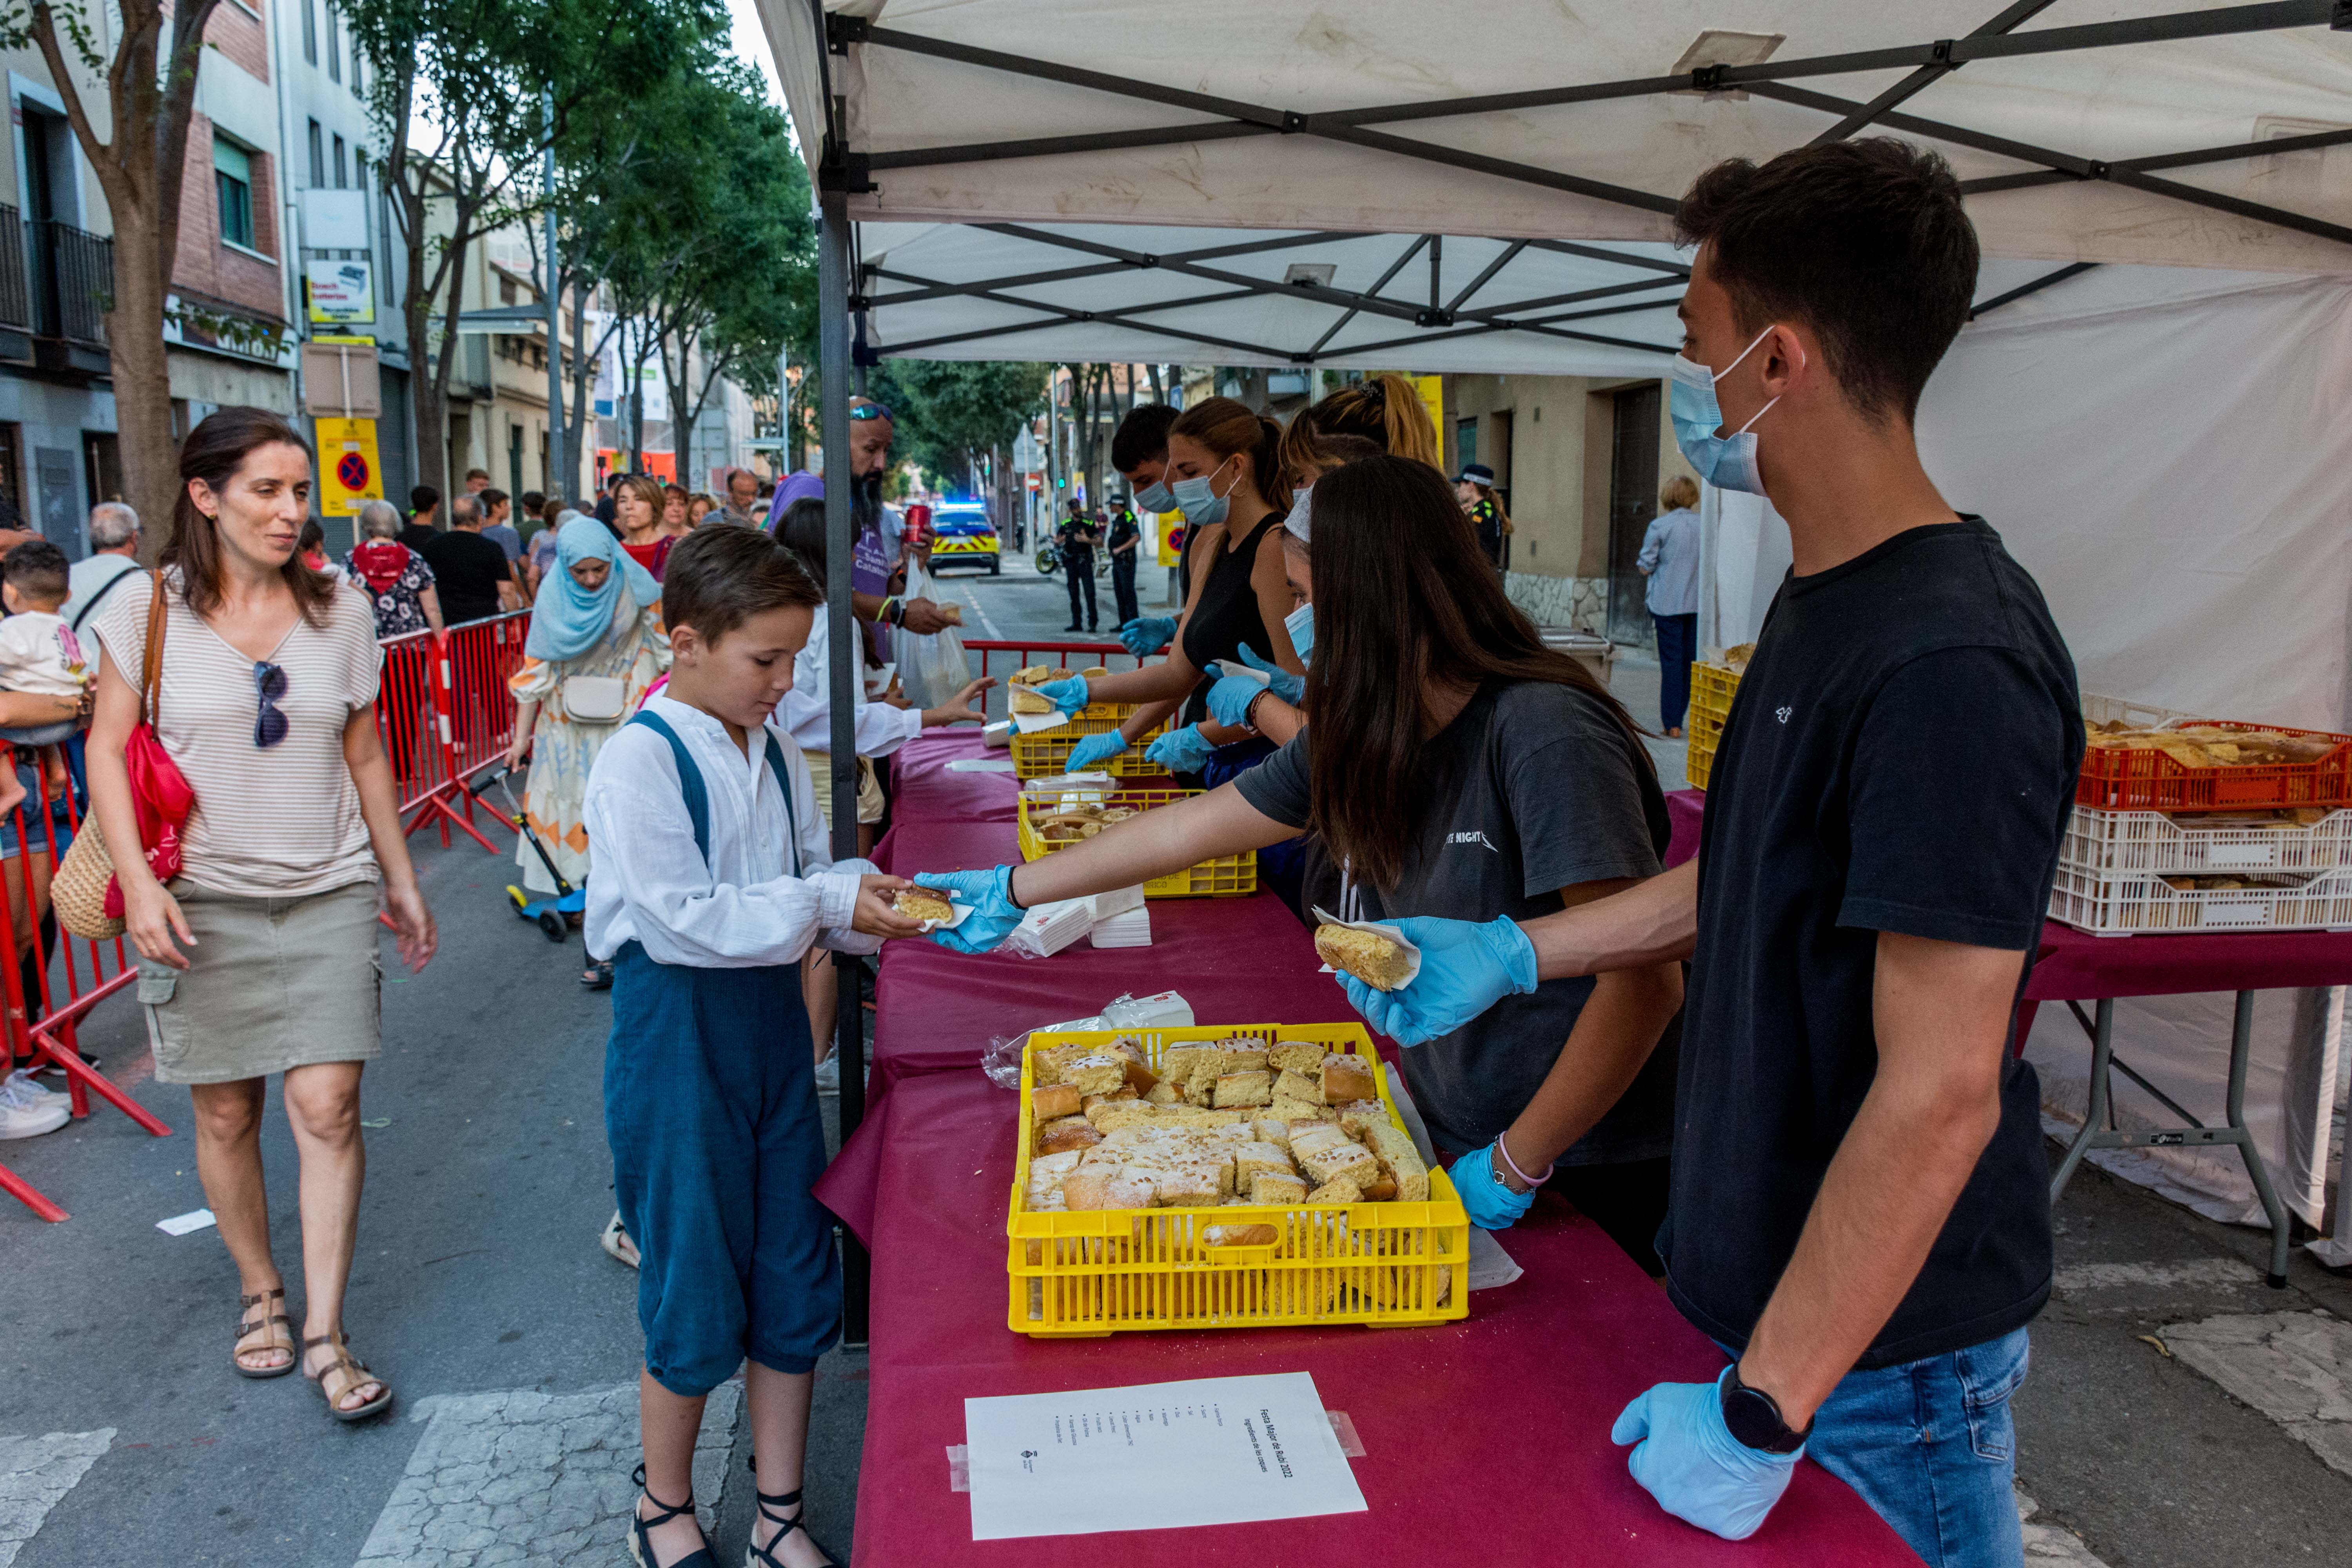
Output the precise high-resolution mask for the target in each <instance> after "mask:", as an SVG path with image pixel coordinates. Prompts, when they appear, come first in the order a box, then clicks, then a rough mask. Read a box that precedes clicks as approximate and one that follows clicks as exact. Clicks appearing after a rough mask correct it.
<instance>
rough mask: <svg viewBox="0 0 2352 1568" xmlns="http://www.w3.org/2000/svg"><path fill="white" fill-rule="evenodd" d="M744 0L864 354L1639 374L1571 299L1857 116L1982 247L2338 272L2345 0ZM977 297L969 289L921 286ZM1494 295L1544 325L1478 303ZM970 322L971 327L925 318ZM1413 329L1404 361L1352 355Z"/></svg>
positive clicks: (2350, 213)
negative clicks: (1435, 241)
mask: <svg viewBox="0 0 2352 1568" xmlns="http://www.w3.org/2000/svg"><path fill="white" fill-rule="evenodd" d="M760 5H761V13H762V18H763V21H764V23H765V25H766V27H767V30H768V35H769V39H770V43H771V47H772V48H773V49H774V51H775V55H776V60H777V66H778V74H779V76H780V78H781V79H782V83H783V87H784V91H785V96H786V99H787V100H788V102H789V104H790V107H791V109H792V111H793V121H794V124H795V127H796V128H797V130H798V133H799V134H800V135H801V136H802V138H803V150H804V151H805V152H807V153H810V154H811V159H810V161H811V164H812V167H814V168H817V169H818V170H819V174H820V181H821V183H823V184H829V185H831V186H832V187H833V188H835V189H838V190H843V191H845V192H846V193H847V196H846V201H847V210H848V214H849V216H851V217H852V218H854V219H856V220H858V222H859V223H860V224H861V226H863V228H864V232H863V233H862V235H861V237H860V246H859V249H860V254H861V259H862V260H863V261H864V262H865V263H866V264H869V265H872V266H877V267H878V268H881V269H882V272H881V274H880V275H877V274H867V275H866V276H865V278H864V280H863V282H862V283H861V288H862V289H863V290H864V292H865V294H866V297H867V298H868V299H869V300H872V301H873V302H874V303H873V306H872V309H873V311H874V316H873V321H872V325H871V337H872V341H873V342H874V343H875V346H877V348H880V349H881V350H882V351H883V352H886V353H899V352H919V353H925V354H926V355H928V356H929V357H987V358H1011V357H1016V356H1017V357H1024V358H1025V357H1048V356H1049V355H1050V356H1053V357H1080V358H1126V359H1157V358H1191V359H1213V360H1215V361H1217V362H1218V363H1334V364H1359V363H1360V364H1370V363H1402V362H1404V361H1407V360H1410V361H1412V363H1418V364H1422V365H1423V366H1425V367H1427V368H1452V369H1488V368H1494V369H1521V368H1527V369H1532V368H1536V367H1537V365H1538V363H1540V365H1541V366H1542V367H1543V368H1546V369H1554V370H1557V369H1559V368H1560V364H1561V361H1562V358H1563V356H1566V357H1569V358H1573V359H1574V360H1576V361H1578V362H1579V363H1585V364H1589V365H1593V366H1603V365H1612V366H1614V367H1617V368H1625V367H1629V366H1631V365H1634V364H1639V363H1648V364H1650V365H1651V366H1652V367H1653V368H1654V363H1655V361H1654V356H1653V355H1652V354H1650V353H1646V352H1645V351H1644V350H1643V348H1641V347H1638V346H1633V347H1628V346H1624V345H1627V344H1634V345H1638V344H1641V343H1644V342H1657V343H1660V344H1662V345H1663V344H1671V343H1672V342H1674V341H1675V339H1674V336H1673V334H1672V333H1671V331H1665V329H1664V328H1663V327H1662V325H1661V318H1659V317H1657V316H1656V315H1655V313H1654V312H1652V313H1643V312H1640V311H1634V310H1625V311H1622V312H1620V313H1615V314H1610V315H1605V316H1594V315H1591V314H1590V313H1589V312H1591V311H1592V310H1603V309H1612V308H1614V307H1617V306H1631V305H1634V304H1638V303H1640V302H1641V301H1643V300H1650V299H1653V298H1655V299H1659V300H1670V299H1671V297H1672V294H1673V282H1672V275H1671V274H1669V273H1665V272H1664V271H1656V270H1655V269H1654V265H1653V264H1655V263H1658V262H1662V261H1663V262H1671V261H1672V260H1673V259H1674V255H1673V252H1672V251H1671V249H1669V248H1668V247H1667V241H1668V240H1669V238H1670V227H1669V222H1670V217H1669V215H1670V214H1671V211H1672V208H1673V205H1674V200H1675V196H1676V195H1678V194H1679V193H1680V192H1681V191H1682V190H1683V189H1684V188H1685V186H1687V184H1689V183H1690V181H1691V179H1692V178H1693V177H1695V176H1696V174H1698V173H1699V172H1700V171H1701V170H1703V169H1705V168H1706V167H1707V166H1708V165H1710V164H1712V163H1716V162H1717V161H1718V160H1720V159H1723V158H1727V157H1734V156H1746V157H1752V158H1759V159H1760V158H1764V157H1769V156H1770V155H1771V154H1773V153H1778V152H1780V151H1782V150H1784V149H1787V148H1790V147H1794V146H1799V145H1802V144H1804V143H1806V142H1811V141H1814V140H1817V139H1821V138H1822V137H1823V136H1825V135H1837V134H1853V133H1869V134H1894V135H1899V136H1903V137H1906V138H1907V139H1910V140H1914V141H1917V142H1924V143H1926V144H1928V145H1932V146H1935V147H1936V148H1937V149H1938V150H1939V151H1941V152H1942V153H1945V154H1946V155H1947V156H1948V157H1949V158H1950V159H1951V161H1952V163H1953V165H1954V167H1955V169H1956V170H1958V173H1959V174H1960V176H1961V178H1962V179H1963V180H1964V181H1965V182H1967V183H1968V185H1969V203H1970V211H1971V214H1972V216H1974V218H1975V220H1976V223H1977V226H1978V230H1979V235H1980V236H1981V237H1982V239H1983V241H1984V245H1985V250H1986V253H1987V255H1988V256H1989V257H1995V258H2018V259H2022V260H2027V261H2039V262H2042V263H2043V264H2044V265H2043V267H2042V269H2041V273H2042V275H2046V274H2047V273H2048V272H2049V271H2051V270H2052V269H2053V268H2052V265H2051V264H2081V263H2111V262H2124V263H2142V264H2153V265H2161V266H2176V267H2208V268H2231V269H2237V270H2251V271H2266V272H2280V273H2294V274H2312V273H2336V274H2352V30H2346V29H2352V5H2345V4H2343V0H2271V3H2267V4H2252V5H2223V6H2219V7H2200V6H2199V5H2195V4H2189V3H2183V0H2015V3H2013V4H2011V5H2008V6H2007V7H2006V8H2005V9H1996V7H1995V5H1993V3H1992V0H1909V3H1907V4H1905V5H1885V4H1884V3H1883V0H1706V4H1694V3H1692V0H1649V3H1648V4H1644V5H1601V4H1598V3H1597V0H1479V4H1478V5H1475V7H1472V6H1464V7H1459V8H1446V7H1431V6H1426V5H1398V4H1394V3H1392V0H1357V3H1356V4H1352V5H1347V6H1343V7H1334V6H1330V5H1302V4H1297V3H1296V0H1291V3H1285V0H1189V3H1187V4H1184V5H1167V4H1164V3H1161V0H1150V3H1143V0H760ZM2339 17H2340V18H2341V19H2340V20H2339V19H2337V18H2339ZM2331 21H2334V22H2335V26H2330V23H2331ZM828 34H829V35H830V43H828V37H827V35H828ZM1695 72H1696V73H1697V74H1694V73H1695ZM1700 88H1706V89H1713V90H1699V89H1700ZM1863 106H1868V115H1867V117H1866V118H1865V116H1864V110H1863ZM2280 147H2284V149H2285V150H2284V151H2280V150H2278V149H2279V148H2280ZM937 225H959V226H965V227H963V228H962V229H961V230H960V231H957V230H946V229H941V228H939V227H936V226H937ZM980 225H991V226H993V227H992V228H989V229H981V228H978V227H977V226H980ZM1235 229H1255V230H1263V231H1267V232H1266V233H1265V235H1264V236H1262V237H1264V238H1268V239H1277V238H1281V239H1295V238H1297V237H1302V236H1314V235H1321V236H1324V237H1325V238H1322V239H1318V240H1314V241H1312V242H1310V243H1307V244H1304V245H1301V246H1292V247H1279V248H1267V249H1261V250H1253V251H1249V252H1245V253H1243V254H1240V255H1228V256H1224V257H1214V258H1198V259H1195V260H1192V261H1186V262H1184V263H1182V264H1181V265H1180V266H1177V267H1172V268H1171V267H1169V266H1167V265H1165V263H1166V261H1167V259H1168V258H1171V257H1174V258H1182V257H1185V256H1188V255H1190V254H1192V253H1197V252H1200V251H1203V250H1209V249H1214V248H1220V247H1224V246H1231V245H1236V244H1246V243H1249V242H1250V237H1244V236H1236V235H1234V234H1232V233H1231V232H1230V231H1232V230H1235ZM1217 231H1221V232H1217ZM1449 231H1451V232H1450V233H1449ZM1429 236H1445V237H1444V239H1443V241H1442V243H1441V244H1440V245H1438V246H1437V247H1434V248H1437V249H1439V250H1440V251H1441V252H1442V256H1441V258H1440V260H1439V262H1438V266H1437V279H1436V285H1437V295H1438V299H1437V301H1436V307H1435V308H1434V309H1432V307H1431V297H1430V283H1431V279H1430V258H1429V255H1428V252H1429V250H1430V249H1431V248H1433V247H1431V246H1430V244H1429V243H1428V241H1427V240H1426V239H1425V238H1423V237H1429ZM1416 241H1419V245H1418V247H1417V249H1416V252H1415V254H1414V255H1412V257H1410V258H1406V260H1405V265H1404V266H1403V267H1402V269H1401V270H1399V271H1398V272H1397V273H1396V274H1395V276H1394V277H1393V279H1391V280H1390V282H1389V284H1388V286H1387V287H1386V288H1385V289H1381V290H1379V291H1378V297H1377V299H1375V300H1370V301H1369V302H1368V301H1365V300H1353V301H1348V300H1333V299H1332V298H1330V297H1328V295H1324V294H1321V293H1319V292H1318V289H1317V288H1315V287H1308V288H1304V289H1301V288H1296V287H1292V286H1289V285H1286V284H1284V282H1283V281H1282V279H1283V278H1284V275H1285V273H1286V271H1287V270H1288V269H1289V268H1290V267H1291V265H1292V264H1293V263H1296V262H1301V261H1321V262H1328V263H1331V264H1333V265H1334V266H1335V268H1336V276H1335V278H1334V280H1333V284H1332V287H1334V288H1336V289H1340V290H1343V291H1348V292H1352V293H1355V294H1357V295H1371V294H1373V293H1374V290H1373V289H1372V287H1371V286H1372V284H1373V282H1374V280H1375V279H1380V278H1381V276H1382V274H1383V273H1384V272H1385V271H1386V269H1387V268H1388V267H1389V265H1390V264H1391V263H1392V262H1394V261H1395V260H1396V259H1397V258H1399V256H1400V255H1401V254H1402V252H1403V251H1404V250H1405V249H1406V247H1409V246H1414V245H1415V242H1416ZM1516 241H1527V242H1529V243H1528V244H1527V245H1525V246H1523V247H1519V248H1518V249H1517V250H1516V251H1515V252H1513V253H1512V254H1510V255H1509V256H1508V258H1507V261H1506V263H1505V266H1504V268H1503V269H1502V270H1501V271H1499V272H1497V273H1496V274H1495V275H1494V276H1492V277H1489V278H1487V279H1486V280H1485V281H1484V282H1483V283H1480V285H1479V287H1478V288H1477V289H1475V291H1474V292H1472V293H1471V294H1470V295H1469V296H1468V298H1467V299H1466V300H1464V301H1463V303H1462V305H1461V306H1459V307H1454V308H1453V309H1450V310H1449V307H1452V306H1454V300H1455V297H1456V296H1457V295H1459V294H1461V293H1462V291H1463V290H1464V289H1465V287H1466V286H1468V285H1469V284H1471V283H1472V282H1473V281H1474V280H1475V279H1478V277H1479V274H1480V273H1481V272H1482V271H1483V270H1484V269H1485V268H1486V267H1487V266H1488V265H1489V264H1490V263H1492V262H1493V261H1495V260H1496V259H1497V258H1502V257H1503V256H1504V254H1505V252H1507V251H1510V250H1511V247H1512V244H1513V242H1516ZM1574 245H1586V246H1592V247H1601V248H1603V249H1605V250H1607V251H1611V252H1616V253H1620V254H1622V256H1623V257H1625V258H1630V259H1625V260H1612V259H1610V258H1606V257H1599V258H1596V257H1594V256H1591V255H1589V254H1581V255H1580V254H1576V253H1573V252H1571V251H1570V250H1568V249H1565V248H1563V247H1566V246H1574ZM1074 246H1075V247H1074ZM1085 246H1092V247H1106V249H1104V250H1097V251H1092V252H1089V251H1087V250H1085V249H1083V248H1076V247H1085ZM1121 253H1123V254H1124V256H1125V258H1126V259H1124V260H1122V259H1121ZM1138 258H1157V260H1158V261H1159V262H1160V263H1161V265H1157V266H1147V265H1145V263H1144V261H1143V260H1141V259H1138ZM1106 264H1107V266H1108V268H1116V269H1103V270H1096V271H1093V272H1090V273H1086V274H1083V275H1079V276H1053V277H1038V276H1036V275H1043V274H1069V273H1071V272H1072V271H1073V270H1074V269H1076V268H1087V267H1089V266H1093V267H1097V268H1104V267H1106ZM1203 268H1206V269H1208V270H1207V271H1203V270H1202V269H1203ZM1988 271H1989V274H1990V271H1991V269H1990V268H1988ZM1211 273H1221V274H1227V275H1231V274H1241V275H1243V276H1244V279H1246V280H1249V281H1255V283H1257V284H1258V285H1259V291H1258V292H1256V293H1255V294H1252V293H1248V292H1245V291H1244V287H1243V285H1242V284H1240V283H1236V282H1234V281H1233V279H1232V278H1231V277H1230V276H1226V277H1218V276H1212V275H1210V274H1211ZM1652 276H1654V278H1656V279H1663V280H1664V281H1663V282H1662V283H1661V284H1660V286H1659V287H1658V288H1657V289H1654V290H1650V291H1644V290H1643V289H1637V288H1633V287H1628V288H1626V289H1625V290H1624V292H1623V293H1622V294H1620V295H1593V294H1591V293H1589V291H1590V290H1596V289H1608V288H1612V287H1614V286H1617V285H1629V286H1630V285H1633V284H1636V283H1640V282H1643V281H1644V280H1646V279H1649V278H1650V277H1652ZM908 279H929V282H928V283H915V282H908ZM1004 279H1030V281H1028V282H1026V283H1025V284H1024V285H1022V286H1017V287H1016V286H1014V285H1013V284H1010V283H1003V282H1002V280H1004ZM975 283H998V284H1000V286H999V287H997V288H995V289H991V290H989V291H987V292H985V293H974V292H965V293H961V294H953V293H945V292H940V291H938V290H939V289H940V285H956V286H961V287H963V288H965V289H969V288H970V286H971V285H972V284H975ZM925 289H930V290H932V292H930V293H929V294H928V295H927V296H926V297H925V298H921V299H913V300H900V301H898V303H895V304H893V303H890V302H889V299H890V296H892V295H893V294H906V293H910V292H913V293H919V292H921V291H923V290H925ZM1574 294H1584V295H1586V296H1587V298H1586V299H1584V300H1570V301H1559V300H1557V299H1556V297H1557V296H1561V295H1574ZM1009 300H1026V301H1029V302H1030V303H1031V304H1032V305H1042V306H1046V307H1053V308H1057V309H1058V312H1059V313H1058V314H1057V313H1056V310H1055V309H1036V310H1024V308H1023V307H1022V306H1021V305H1019V304H1016V303H1009V302H1008V301H1009ZM1528 300H1552V301H1554V302H1553V303H1551V304H1549V305H1545V306H1542V307H1539V308H1535V307H1531V308H1530V309H1529V310H1528V311H1527V312H1524V314H1538V313H1539V314H1540V315H1542V316H1545V317H1550V318H1572V319H1553V320H1549V321H1540V322H1538V326H1537V327H1536V328H1529V327H1527V326H1525V325H1512V326H1508V327H1503V328H1498V327H1497V326H1496V322H1495V321H1494V320H1493V319H1492V318H1493V315H1494V313H1495V312H1496V310H1497V309H1498V308H1499V307H1504V306H1510V305H1515V304H1518V303H1520V302H1522V301H1528ZM1171 301H1174V302H1176V303H1175V304H1174V306H1173V308H1171ZM1185 301H1194V302H1191V303H1186V302H1185ZM1351 303H1352V304H1354V305H1355V306H1356V310H1355V314H1354V315H1352V316H1350V317H1349V319H1348V320H1347V321H1345V322H1344V323H1341V321H1340V317H1341V316H1342V315H1343V314H1345V313H1346V311H1347V310H1348V309H1349V305H1350V304H1351ZM1139 306H1150V307H1151V308H1150V310H1148V311H1141V312H1139V310H1138V307H1139ZM1407 307H1409V309H1407ZM1480 310H1484V311H1486V312H1487V313H1488V314H1487V315H1486V316H1485V317H1481V316H1478V315H1476V314H1475V312H1476V311H1480ZM1107 312H1113V313H1115V314H1107ZM1465 312H1471V313H1465ZM1089 314H1091V318H1092V319H1086V318H1087V316H1088V315H1089ZM1416 317H1421V318H1423V319H1422V320H1419V321H1416V320H1415V318H1416ZM1074 318H1076V319H1074ZM1024 320H1036V321H1040V322H1041V323H1047V324H1045V325H1041V326H1040V327H1036V328H1030V329H1027V330H1014V329H1016V328H1017V327H1018V324H1019V323H1020V322H1021V321H1024ZM1335 326H1336V327H1337V331H1332V329H1333V328H1334V327H1335ZM1177 331H1187V332H1191V333H1192V335H1193V337H1194V338H1195V339H1197V340H1224V341H1225V342H1224V344H1223V345H1220V344H1218V343H1216V342H1210V341H1202V342H1196V343H1195V344H1194V345H1193V346H1192V347H1189V348H1188V347H1184V346H1182V345H1183V343H1184V340H1183V339H1182V338H1181V337H1180V336H1174V335H1171V333H1172V332H1177ZM1662 331H1664V335H1663V336H1662V335H1661V332H1662ZM972 332H993V333H994V335H993V336H990V337H979V338H972V337H964V338H961V340H960V341H958V342H937V341H936V340H940V339H947V338H953V337H956V336H957V335H958V334H962V333H972ZM1326 332H1330V333H1331V335H1330V336H1329V337H1328V340H1326V339H1325V337H1324V334H1325V333H1326ZM1563 332H1570V333H1577V334H1581V335H1580V336H1574V337H1568V336H1561V335H1559V334H1560V333H1563ZM1595 337H1601V338H1609V339H1615V340H1619V342H1614V343H1612V342H1592V341H1591V339H1593V338H1595ZM1416 338H1418V339H1422V340H1424V341H1425V342H1426V343H1427V353H1423V354H1419V355H1415V354H1412V353H1406V352H1405V351H1404V350H1403V349H1402V348H1397V349H1393V350H1391V349H1389V348H1385V347H1375V346H1374V345H1379V344H1382V343H1384V342H1393V341H1394V340H1399V339H1407V340H1410V339H1416ZM926 341H931V342H932V343H933V346H931V347H928V348H923V349H919V350H917V349H911V348H902V347H901V346H900V345H912V344H917V343H922V342H926ZM1318 343H1319V345H1320V346H1317V345H1318Z"/></svg>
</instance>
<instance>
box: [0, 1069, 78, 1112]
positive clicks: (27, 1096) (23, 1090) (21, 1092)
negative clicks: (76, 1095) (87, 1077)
mask: <svg viewBox="0 0 2352 1568" xmlns="http://www.w3.org/2000/svg"><path fill="white" fill-rule="evenodd" d="M0 1089H5V1090H6V1091H7V1092H9V1093H10V1094H11V1095H12V1096H13V1097H14V1098H15V1099H16V1100H20V1101H23V1102H26V1103H29V1104H33V1105H46V1104H47V1103H48V1102H49V1101H51V1100H55V1101H57V1103H58V1104H59V1105H62V1106H65V1107H67V1108H68V1113H70V1111H71V1108H72V1105H73V1096H71V1095H69V1094H64V1093H60V1092H59V1091H58V1090H57V1089H50V1088H49V1087H47V1085H45V1084H40V1083H37V1082H35V1081H34V1079H33V1073H32V1069H31V1068H17V1069H16V1071H15V1072H12V1073H10V1074H9V1075H8V1076H7V1078H6V1079H0Z"/></svg>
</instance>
